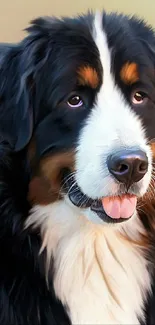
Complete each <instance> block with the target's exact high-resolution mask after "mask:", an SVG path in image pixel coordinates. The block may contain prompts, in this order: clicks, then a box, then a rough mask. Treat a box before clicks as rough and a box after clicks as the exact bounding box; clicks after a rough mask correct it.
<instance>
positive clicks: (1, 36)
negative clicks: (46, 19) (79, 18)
mask: <svg viewBox="0 0 155 325" xmlns="http://www.w3.org/2000/svg"><path fill="white" fill-rule="evenodd" d="M89 8H90V9H101V8H105V9H106V10H108V11H109V10H110V11H111V10H115V11H116V10H118V11H122V12H125V13H131V14H134V13H136V14H138V15H139V16H140V17H144V18H145V19H146V20H147V21H149V23H151V24H152V25H154V26H155V0H147V1H146V0H105V1H102V0H0V42H10V41H17V40H19V39H21V38H22V37H23V35H24V33H23V32H22V30H23V29H24V28H25V27H26V26H27V25H28V23H29V21H30V20H31V19H32V18H35V17H37V16H40V15H58V16H59V15H72V14H75V13H81V12H85V11H86V10H87V9H89Z"/></svg>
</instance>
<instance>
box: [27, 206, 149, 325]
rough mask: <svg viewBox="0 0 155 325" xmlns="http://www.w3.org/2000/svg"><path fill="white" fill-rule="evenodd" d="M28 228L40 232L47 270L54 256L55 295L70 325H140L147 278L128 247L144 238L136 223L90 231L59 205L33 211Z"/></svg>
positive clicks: (139, 256) (137, 251)
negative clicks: (127, 237)
mask: <svg viewBox="0 0 155 325" xmlns="http://www.w3.org/2000/svg"><path fill="white" fill-rule="evenodd" d="M27 224H28V225H33V226H36V225H37V226H38V225H39V226H40V227H41V232H42V235H43V246H42V249H44V248H45V247H46V249H47V267H48V265H49V261H50V259H51V256H53V257H54V263H55V277H54V288H55V292H56V295H57V297H58V298H59V299H60V300H61V301H62V303H63V304H65V305H67V306H68V310H69V316H70V318H71V321H72V324H81V325H84V324H133V325H135V324H139V319H138V318H139V316H140V317H143V300H144V298H145V296H146V292H147V290H148V289H150V278H149V274H148V271H147V261H146V260H145V257H144V251H143V250H142V248H140V247H138V246H137V245H135V244H134V243H133V240H137V239H138V236H139V233H140V232H141V233H142V232H144V230H143V228H142V225H141V224H140V221H139V220H138V218H136V219H134V220H130V221H128V222H127V223H126V224H125V225H123V226H121V227H120V226H119V228H115V227H108V226H107V225H105V226H104V225H102V226H101V225H94V224H93V223H91V222H89V221H87V220H86V218H85V217H83V216H79V215H78V214H77V210H76V209H75V210H74V209H73V208H71V207H70V206H68V205H67V204H66V203H65V202H62V203H55V204H52V205H48V206H46V207H36V208H35V209H34V210H33V212H32V214H31V216H30V218H29V220H28V223H27ZM124 231H126V232H127V233H128V236H129V238H131V241H130V240H125V239H123V237H122V236H121V234H122V233H123V232H124Z"/></svg>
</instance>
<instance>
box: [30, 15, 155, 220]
mask: <svg viewBox="0 0 155 325" xmlns="http://www.w3.org/2000/svg"><path fill="white" fill-rule="evenodd" d="M35 35H36V38H37V37H38V35H40V39H41V38H42V37H43V45H42V51H41V50H40V52H38V53H37V51H36V53H37V55H38V57H39V55H41V56H43V59H42V61H43V62H42V64H41V67H40V69H39V70H38V74H37V77H36V76H35V77H34V84H35V91H36V103H35V105H36V106H37V113H36V114H35V116H34V120H35V128H34V133H33V138H32V140H31V142H30V145H29V159H30V163H31V168H32V179H31V182H30V187H29V199H30V200H31V201H32V202H33V204H48V203H51V202H54V201H56V200H59V199H64V200H67V201H68V202H70V203H69V204H73V205H74V206H76V207H77V208H79V209H82V211H83V213H84V214H85V215H86V217H87V218H88V219H91V220H92V219H93V220H94V221H95V220H96V221H97V222H98V221H99V220H102V221H103V222H113V223H114V222H122V221H124V220H127V219H129V218H130V217H131V216H132V215H134V213H135V210H136V203H137V198H138V197H141V196H143V195H144V193H145V192H146V191H147V189H148V186H149V184H150V180H151V173H152V167H151V165H152V153H151V148H150V146H149V141H150V140H152V139H153V138H154V137H155V127H154V125H155V104H154V102H155V91H154V89H155V69H154V68H155V67H154V52H153V46H154V44H153V42H154V35H153V32H152V31H151V30H150V29H149V28H148V27H145V26H144V24H143V23H142V22H138V21H136V20H134V19H128V18H126V17H123V16H117V15H110V16H107V15H105V14H104V15H98V14H97V15H88V16H84V17H81V18H77V19H66V20H64V21H50V20H42V21H37V22H36V23H35V24H34V26H33V27H32V37H34V36H35ZM34 43H35V40H34ZM40 47H41V46H40ZM36 53H35V55H36ZM34 71H35V69H34ZM37 101H38V102H37Z"/></svg>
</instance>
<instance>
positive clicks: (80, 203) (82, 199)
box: [66, 178, 137, 224]
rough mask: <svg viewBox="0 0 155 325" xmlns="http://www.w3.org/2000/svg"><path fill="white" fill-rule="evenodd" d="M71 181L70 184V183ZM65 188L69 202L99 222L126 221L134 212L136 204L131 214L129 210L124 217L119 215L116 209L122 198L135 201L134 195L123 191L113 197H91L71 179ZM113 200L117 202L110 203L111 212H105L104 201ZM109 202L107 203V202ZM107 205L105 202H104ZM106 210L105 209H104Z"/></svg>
mask: <svg viewBox="0 0 155 325" xmlns="http://www.w3.org/2000/svg"><path fill="white" fill-rule="evenodd" d="M71 183H72V184H71ZM66 190H67V195H68V198H69V200H70V201H71V203H72V204H73V205H74V206H75V207H77V208H79V209H82V210H83V211H84V214H85V215H86V216H87V217H88V219H89V220H91V221H95V223H96V222H97V223H98V222H99V223H100V222H101V223H103V222H104V223H113V224H114V223H117V224H118V223H122V222H127V221H128V220H129V219H131V218H132V217H133V216H134V215H135V213H136V204H134V207H133V208H132V211H131V214H130V210H131V209H129V211H128V213H127V214H126V213H125V212H124V213H125V215H126V216H125V218H123V214H122V216H121V214H120V211H117V210H118V209H119V206H120V205H121V204H122V203H120V202H122V201H123V200H126V201H131V200H132V201H133V200H134V202H136V200H137V198H136V196H135V195H131V194H127V193H124V194H122V195H119V196H115V197H104V198H103V197H102V198H100V199H92V198H90V197H88V196H87V195H86V194H84V193H83V192H82V191H81V189H80V187H79V186H78V184H77V183H76V182H75V180H74V182H73V181H72V180H71V178H70V181H69V182H68V181H67V182H66ZM107 201H108V202H115V203H117V204H115V206H114V204H111V206H112V205H113V206H114V207H113V208H111V210H112V212H110V210H109V211H108V213H107V210H108V209H107V208H106V209H105V208H104V202H107ZM108 204H109V203H108ZM106 205H107V204H106ZM105 210H106V211H105ZM115 210H116V211H115Z"/></svg>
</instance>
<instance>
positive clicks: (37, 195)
mask: <svg viewBox="0 0 155 325" xmlns="http://www.w3.org/2000/svg"><path fill="white" fill-rule="evenodd" d="M74 164H75V154H74V151H73V150H72V151H68V152H62V153H58V154H53V155H49V156H47V157H45V158H42V159H41V160H40V162H39V165H38V166H37V167H36V166H35V168H36V170H35V174H34V175H33V176H32V179H31V180H30V183H29V191H28V201H29V202H30V203H31V204H32V205H36V204H40V205H47V204H50V203H53V202H55V201H56V200H59V199H61V198H62V197H63V171H65V170H68V171H70V172H73V171H74Z"/></svg>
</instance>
